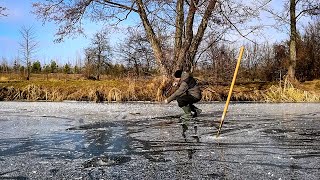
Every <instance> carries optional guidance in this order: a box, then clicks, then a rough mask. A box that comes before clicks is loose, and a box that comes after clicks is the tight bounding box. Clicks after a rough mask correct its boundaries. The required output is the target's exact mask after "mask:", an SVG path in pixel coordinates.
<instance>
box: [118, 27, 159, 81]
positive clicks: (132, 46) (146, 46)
mask: <svg viewBox="0 0 320 180" xmlns="http://www.w3.org/2000/svg"><path fill="white" fill-rule="evenodd" d="M118 49H119V50H118V51H119V55H120V56H121V58H122V60H123V61H124V62H126V63H127V64H128V66H129V67H131V68H134V71H135V73H136V75H138V76H139V75H140V73H141V71H144V73H148V72H149V71H150V70H151V68H153V67H154V64H155V62H154V56H153V53H152V48H151V45H150V43H149V41H148V39H147V37H146V35H145V33H144V32H141V31H140V30H136V29H135V28H129V29H128V37H127V38H126V39H125V40H124V42H122V43H120V44H119V45H118Z"/></svg>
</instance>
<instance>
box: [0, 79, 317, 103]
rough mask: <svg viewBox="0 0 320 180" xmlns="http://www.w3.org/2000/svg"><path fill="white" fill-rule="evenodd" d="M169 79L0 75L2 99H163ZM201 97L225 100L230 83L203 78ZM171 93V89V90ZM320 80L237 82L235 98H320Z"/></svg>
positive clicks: (312, 100)
mask: <svg viewBox="0 0 320 180" xmlns="http://www.w3.org/2000/svg"><path fill="white" fill-rule="evenodd" d="M168 83H169V82H168V81H165V80H164V79H163V78H162V77H153V78H121V79H118V78H107V77H105V78H103V80H101V81H92V80H85V79H84V78H81V76H74V75H73V76H70V77H68V76H66V75H55V76H53V75H51V76H50V77H49V78H48V76H43V75H39V76H38V77H37V76H34V77H33V78H32V79H31V80H30V81H25V80H21V79H18V78H16V77H14V76H12V75H11V78H10V77H9V76H4V75H2V76H1V78H0V100H1V101H16V100H27V101H39V100H44V101H63V100H74V101H96V102H102V101H118V102H121V101H161V100H163V99H165V96H164V95H163V94H164V92H166V91H167V89H168V86H166V84H168ZM201 87H202V91H203V98H202V101H225V100H226V98H227V95H228V91H229V85H228V84H227V83H226V84H217V83H208V82H202V85H201ZM169 94H170V92H169ZM319 97H320V80H316V81H312V82H305V83H301V84H299V87H294V86H293V85H291V84H288V83H287V84H286V83H282V85H281V86H280V85H279V84H278V83H266V82H250V83H249V82H246V83H237V84H236V86H235V88H234V91H233V95H232V98H231V100H232V101H259V102H320V98H319Z"/></svg>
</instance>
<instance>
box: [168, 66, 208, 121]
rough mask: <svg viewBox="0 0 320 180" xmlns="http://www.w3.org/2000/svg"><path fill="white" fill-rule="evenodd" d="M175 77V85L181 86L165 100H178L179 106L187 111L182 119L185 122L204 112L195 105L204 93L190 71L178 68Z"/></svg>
mask: <svg viewBox="0 0 320 180" xmlns="http://www.w3.org/2000/svg"><path fill="white" fill-rule="evenodd" d="M174 77H175V83H174V85H177V86H179V88H178V89H177V90H176V91H175V92H174V93H173V94H172V95H171V96H170V97H168V98H167V99H166V100H165V101H164V102H165V103H170V102H171V101H173V100H177V102H178V106H179V107H180V108H182V109H183V111H184V113H185V114H183V115H182V116H181V117H180V119H181V120H183V121H184V122H185V121H186V120H189V119H190V118H192V117H197V116H198V115H199V114H200V113H201V112H202V110H201V109H199V108H197V107H196V106H195V105H193V104H194V103H196V102H199V101H200V100H201V98H202V94H201V90H200V87H199V86H198V83H197V81H196V80H195V79H194V78H193V77H192V76H191V75H190V74H189V73H187V72H183V71H182V70H177V71H176V72H175V73H174Z"/></svg>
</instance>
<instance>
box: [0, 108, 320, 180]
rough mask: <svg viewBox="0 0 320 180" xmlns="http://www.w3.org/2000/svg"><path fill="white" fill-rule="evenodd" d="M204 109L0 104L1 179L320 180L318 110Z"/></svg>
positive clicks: (319, 126) (319, 120) (319, 124)
mask: <svg viewBox="0 0 320 180" xmlns="http://www.w3.org/2000/svg"><path fill="white" fill-rule="evenodd" d="M198 106H199V107H200V108H201V109H203V114H201V116H200V117H199V118H197V121H195V122H191V123H189V125H188V130H187V131H185V132H184V131H183V128H182V126H181V125H179V124H178V120H179V119H178V117H179V115H180V114H181V113H182V111H181V110H180V109H179V108H178V107H177V104H176V103H171V104H159V103H106V104H103V103H102V104H97V103H86V102H57V103H54V102H0V179H168V180H169V179H170V180H171V179H277V180H280V179H282V180H284V179H299V180H300V179H308V180H309V179H319V178H320V104H318V103H296V104H294V103H292V104H291V103H283V104H265V103H234V104H231V105H230V106H229V112H228V114H227V117H226V119H225V124H224V126H223V128H222V134H221V136H220V137H219V138H216V137H215V134H216V132H217V129H216V128H215V126H217V125H218V123H219V121H220V117H221V115H222V111H223V108H224V103H201V104H198ZM195 126H196V127H197V129H196V130H197V134H198V137H195V136H194V133H195V128H194V127H195Z"/></svg>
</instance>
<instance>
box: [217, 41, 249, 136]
mask: <svg viewBox="0 0 320 180" xmlns="http://www.w3.org/2000/svg"><path fill="white" fill-rule="evenodd" d="M243 51H244V46H242V47H241V48H240V53H239V57H238V61H237V66H236V69H235V71H234V74H233V79H232V83H231V87H230V90H229V94H228V98H227V102H226V105H225V106H224V110H223V114H222V117H221V121H220V125H219V129H218V132H217V136H216V137H219V135H220V132H221V128H222V125H223V121H224V118H225V117H226V114H227V110H228V106H229V102H230V98H231V94H232V90H233V86H234V83H235V82H236V78H237V74H238V70H239V67H240V61H241V58H242V54H243Z"/></svg>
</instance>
